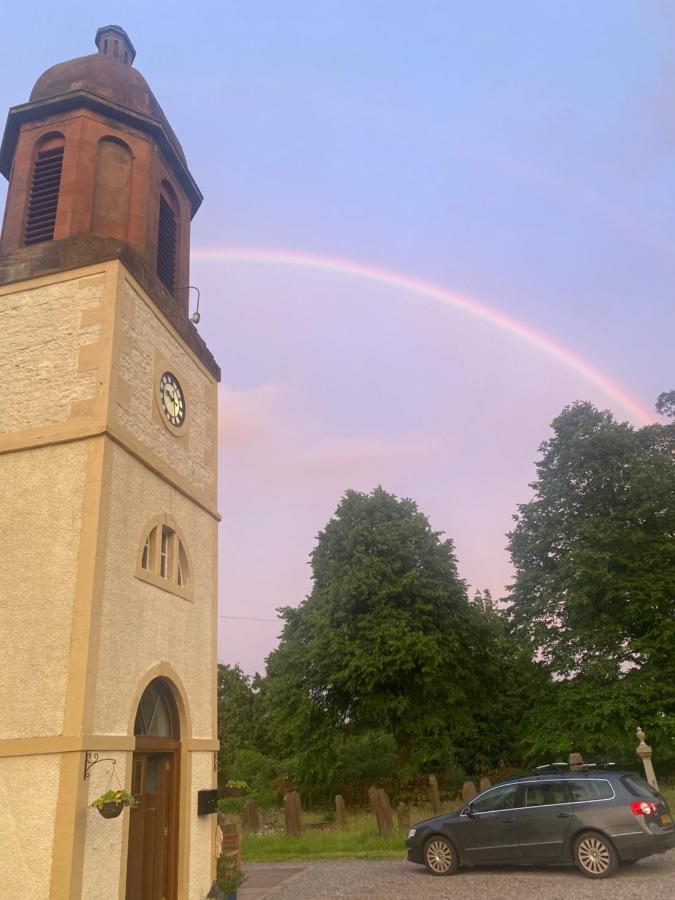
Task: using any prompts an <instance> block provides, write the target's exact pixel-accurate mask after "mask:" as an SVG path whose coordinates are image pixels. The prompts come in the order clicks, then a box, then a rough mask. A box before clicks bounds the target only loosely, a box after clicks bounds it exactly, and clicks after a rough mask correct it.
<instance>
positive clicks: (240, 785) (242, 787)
mask: <svg viewBox="0 0 675 900" xmlns="http://www.w3.org/2000/svg"><path fill="white" fill-rule="evenodd" d="M248 791H249V786H248V784H247V782H245V781H235V780H233V779H230V780H229V781H226V782H225V796H226V797H243V796H244V794H247V793H248Z"/></svg>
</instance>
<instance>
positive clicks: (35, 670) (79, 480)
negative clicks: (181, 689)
mask: <svg viewBox="0 0 675 900" xmlns="http://www.w3.org/2000/svg"><path fill="white" fill-rule="evenodd" d="M86 466H87V445H86V443H85V442H79V443H73V444H61V445H58V446H54V447H42V448H37V449H35V450H26V451H22V452H18V453H8V454H5V455H3V456H0V483H1V484H2V502H1V503H0V546H1V547H2V570H3V571H2V579H3V588H2V603H0V634H1V635H2V652H1V653H0V685H2V691H1V692H0V739H4V740H6V739H11V738H35V737H46V736H49V735H60V734H61V733H62V730H63V714H64V705H65V695H66V686H67V681H68V669H69V663H70V639H71V630H72V613H73V604H74V597H75V583H76V578H77V569H78V555H79V548H80V526H81V516H82V502H83V494H84V483H85V474H86ZM0 843H1V841H0Z"/></svg>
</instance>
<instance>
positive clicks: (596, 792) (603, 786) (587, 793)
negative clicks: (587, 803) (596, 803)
mask: <svg viewBox="0 0 675 900" xmlns="http://www.w3.org/2000/svg"><path fill="white" fill-rule="evenodd" d="M568 784H569V786H570V791H571V792H572V800H574V802H575V803H582V802H583V801H584V800H611V799H612V797H613V796H614V791H613V790H612V785H611V784H610V783H609V781H605V780H604V778H602V779H601V778H589V779H588V780H586V779H584V780H583V781H569V782H568Z"/></svg>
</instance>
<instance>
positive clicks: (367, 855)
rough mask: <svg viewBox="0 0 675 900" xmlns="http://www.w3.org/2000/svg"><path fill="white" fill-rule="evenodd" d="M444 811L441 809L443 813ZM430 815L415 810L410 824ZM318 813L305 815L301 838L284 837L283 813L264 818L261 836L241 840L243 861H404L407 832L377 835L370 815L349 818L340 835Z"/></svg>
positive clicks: (244, 836)
mask: <svg viewBox="0 0 675 900" xmlns="http://www.w3.org/2000/svg"><path fill="white" fill-rule="evenodd" d="M445 810H446V807H445V806H444V811H445ZM431 815H433V813H432V811H431V809H426V808H414V809H413V810H411V813H410V822H411V824H414V823H415V822H419V821H421V820H422V819H427V818H429V816H431ZM323 819H324V821H322V816H321V814H319V813H304V814H303V817H302V823H303V826H307V825H310V826H311V825H321V827H316V828H304V830H303V833H302V835H301V836H300V837H297V838H291V837H286V835H285V833H284V825H283V813H274V814H272V815H266V816H265V823H264V826H263V830H262V833H260V834H245V835H243V836H242V846H241V852H242V857H243V858H244V859H245V860H246V861H248V862H279V861H282V860H292V859H344V858H350V859H397V858H399V859H403V858H404V857H405V838H406V832H405V831H401V830H399V829H398V828H396V821H395V820H394V831H393V832H392V834H391V835H390V836H389V837H380V836H379V835H378V833H377V825H376V822H375V816H374V815H373V814H372V813H365V812H360V813H354V814H352V815H348V826H349V827H348V829H347V831H339V830H338V829H337V827H336V826H335V824H331V823H327V822H325V817H323Z"/></svg>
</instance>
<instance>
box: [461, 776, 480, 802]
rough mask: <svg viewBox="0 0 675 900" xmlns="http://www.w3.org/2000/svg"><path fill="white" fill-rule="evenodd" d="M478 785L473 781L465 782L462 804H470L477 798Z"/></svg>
mask: <svg viewBox="0 0 675 900" xmlns="http://www.w3.org/2000/svg"><path fill="white" fill-rule="evenodd" d="M476 793H477V791H476V785H475V784H474V783H473V781H465V782H464V784H463V786H462V802H463V803H469V801H470V800H473V798H474V797H475V796H476Z"/></svg>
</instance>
